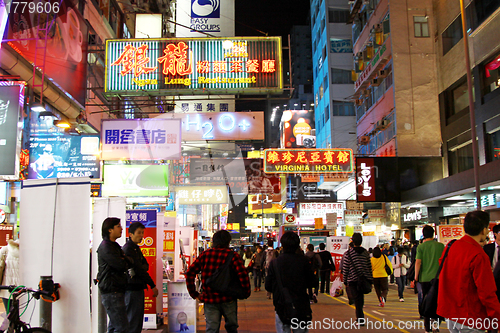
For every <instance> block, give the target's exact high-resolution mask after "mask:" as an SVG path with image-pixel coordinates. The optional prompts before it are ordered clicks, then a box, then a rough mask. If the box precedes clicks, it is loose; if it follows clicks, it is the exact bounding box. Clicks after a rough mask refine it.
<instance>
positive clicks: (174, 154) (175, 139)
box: [101, 118, 181, 160]
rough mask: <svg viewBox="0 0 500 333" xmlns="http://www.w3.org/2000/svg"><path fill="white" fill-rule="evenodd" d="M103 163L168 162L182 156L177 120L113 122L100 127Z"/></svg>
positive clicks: (119, 120)
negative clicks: (111, 161) (112, 161)
mask: <svg viewBox="0 0 500 333" xmlns="http://www.w3.org/2000/svg"><path fill="white" fill-rule="evenodd" d="M101 143H102V152H101V159H102V160H122V159H129V160H167V159H179V158H180V155H181V123H180V121H179V120H177V119H156V118H155V119H127V120H125V119H113V120H103V121H102V124H101Z"/></svg>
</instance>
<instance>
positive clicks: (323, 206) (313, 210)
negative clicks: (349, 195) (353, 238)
mask: <svg viewBox="0 0 500 333" xmlns="http://www.w3.org/2000/svg"><path fill="white" fill-rule="evenodd" d="M299 213H300V218H318V217H323V218H324V219H325V221H326V214H327V213H336V214H337V220H338V221H339V222H340V221H342V220H343V219H344V204H343V203H342V202H323V203H320V202H317V203H301V204H300V205H299Z"/></svg>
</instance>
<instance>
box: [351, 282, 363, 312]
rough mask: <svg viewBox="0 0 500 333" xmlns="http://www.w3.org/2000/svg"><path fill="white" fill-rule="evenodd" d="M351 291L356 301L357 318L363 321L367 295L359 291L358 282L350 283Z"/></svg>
mask: <svg viewBox="0 0 500 333" xmlns="http://www.w3.org/2000/svg"><path fill="white" fill-rule="evenodd" d="M349 290H350V292H351V296H352V298H353V300H354V306H355V308H356V318H357V319H358V321H359V319H361V318H364V317H365V314H364V312H363V306H364V305H365V295H364V294H363V293H360V292H359V291H358V282H355V281H353V282H349Z"/></svg>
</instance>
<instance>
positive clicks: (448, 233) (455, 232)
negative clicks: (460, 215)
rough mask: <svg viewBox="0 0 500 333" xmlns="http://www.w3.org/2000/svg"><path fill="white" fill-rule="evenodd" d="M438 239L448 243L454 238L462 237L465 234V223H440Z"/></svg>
mask: <svg viewBox="0 0 500 333" xmlns="http://www.w3.org/2000/svg"><path fill="white" fill-rule="evenodd" d="M437 228H438V241H439V242H441V243H443V244H445V245H446V244H448V242H449V241H451V240H453V239H459V238H462V236H464V235H465V231H464V226H463V225H449V224H447V225H438V226H437Z"/></svg>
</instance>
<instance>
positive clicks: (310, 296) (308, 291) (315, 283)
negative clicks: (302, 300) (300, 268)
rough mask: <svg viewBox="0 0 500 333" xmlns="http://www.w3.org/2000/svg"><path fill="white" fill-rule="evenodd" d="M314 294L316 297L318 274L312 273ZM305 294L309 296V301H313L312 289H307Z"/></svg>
mask: <svg viewBox="0 0 500 333" xmlns="http://www.w3.org/2000/svg"><path fill="white" fill-rule="evenodd" d="M314 279H315V280H314V294H315V295H318V289H319V277H318V272H314ZM307 293H308V294H309V299H310V300H312V299H313V288H307Z"/></svg>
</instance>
